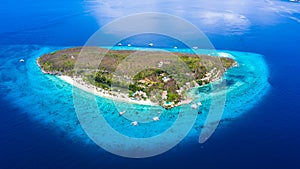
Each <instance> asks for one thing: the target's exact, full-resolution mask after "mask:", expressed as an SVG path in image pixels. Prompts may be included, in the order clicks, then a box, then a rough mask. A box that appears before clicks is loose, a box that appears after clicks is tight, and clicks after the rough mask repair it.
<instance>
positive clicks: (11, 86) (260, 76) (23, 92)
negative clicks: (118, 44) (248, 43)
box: [0, 45, 270, 144]
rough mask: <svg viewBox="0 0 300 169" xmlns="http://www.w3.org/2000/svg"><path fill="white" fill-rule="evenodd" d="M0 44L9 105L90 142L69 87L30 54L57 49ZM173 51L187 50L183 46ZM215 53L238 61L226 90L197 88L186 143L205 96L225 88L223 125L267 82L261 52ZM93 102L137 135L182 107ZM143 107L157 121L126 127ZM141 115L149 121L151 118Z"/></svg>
mask: <svg viewBox="0 0 300 169" xmlns="http://www.w3.org/2000/svg"><path fill="white" fill-rule="evenodd" d="M0 48H1V53H0V55H1V57H0V58H1V60H0V61H1V63H2V64H1V70H2V71H1V74H0V78H1V81H2V83H1V84H0V87H1V88H0V90H1V92H2V93H5V94H6V96H5V98H4V99H7V100H10V102H13V104H14V105H16V106H17V107H20V108H22V109H23V110H24V112H25V113H26V114H27V115H28V116H29V117H30V119H32V120H34V121H36V122H37V125H44V126H47V127H49V128H51V129H53V130H54V131H57V132H58V133H63V134H64V135H66V136H67V138H69V139H71V140H73V141H75V142H81V143H87V144H90V143H91V140H90V139H89V137H87V135H86V134H85V132H84V131H83V130H82V128H81V125H80V123H79V121H78V119H77V116H76V113H75V108H74V104H73V93H72V92H73V88H72V86H71V85H69V84H67V83H66V82H64V81H61V80H60V79H59V78H57V77H55V76H51V75H44V74H43V73H42V72H41V71H40V69H39V67H38V66H37V65H36V63H35V59H36V58H37V57H39V56H40V55H42V54H44V53H48V52H51V51H54V50H57V49H61V48H59V47H44V46H32V45H31V46H27V45H22V46H3V47H0ZM123 49H127V48H123ZM130 49H142V48H130ZM169 50H171V49H169ZM172 50H174V49H172ZM176 50H177V51H179V52H188V51H187V50H185V49H176ZM16 51H17V52H16ZM198 52H199V53H210V52H212V51H208V50H207V51H206V50H199V51H198ZM214 52H215V51H214ZM217 53H219V54H220V55H221V54H222V53H227V54H229V56H230V57H234V58H235V59H236V61H237V62H238V64H239V66H238V67H234V68H232V69H230V70H229V71H228V72H227V73H226V74H225V77H223V79H226V84H227V89H226V90H221V91H218V92H217V93H216V92H214V91H212V90H211V86H205V87H201V88H199V89H197V90H198V91H201V92H200V95H199V98H198V99H199V101H201V102H202V104H203V106H202V107H200V108H199V110H198V112H199V114H198V116H197V119H196V121H195V124H194V125H193V127H192V129H191V131H190V132H189V133H188V135H187V137H186V139H185V141H186V142H189V141H193V142H194V141H198V136H199V134H200V132H201V127H202V126H203V124H204V122H205V120H206V118H207V116H208V112H209V108H210V105H211V100H212V99H214V97H218V94H220V93H224V92H225V93H226V104H225V108H224V112H223V115H222V119H221V125H220V126H221V127H222V126H226V123H223V122H228V121H231V120H233V119H236V118H238V117H240V116H242V115H243V114H244V113H245V112H247V110H249V109H250V108H251V107H253V106H254V105H255V104H256V103H258V102H259V101H260V100H261V98H262V97H263V96H264V95H265V94H266V93H267V91H268V89H269V87H270V85H269V83H268V75H269V72H268V66H267V65H266V63H265V61H264V57H263V56H261V55H259V54H254V53H244V52H235V51H217ZM215 54H216V53H215ZM21 58H23V59H25V63H21V62H19V59H21ZM80 92H82V91H80ZM84 95H87V96H89V95H91V94H89V93H85V92H84ZM97 104H98V107H99V109H100V110H101V112H102V114H103V116H104V117H105V119H106V121H107V122H108V123H109V124H110V125H111V126H112V128H114V129H115V130H116V131H118V132H120V133H122V134H124V135H127V136H130V137H137V138H147V137H152V136H157V135H159V134H160V133H161V132H164V131H166V130H167V129H168V128H169V127H170V126H172V124H174V122H175V121H176V119H177V118H178V116H180V114H179V112H180V110H182V108H180V107H179V108H176V109H172V110H163V109H162V108H160V107H154V108H153V107H151V106H142V105H132V104H129V103H122V102H113V101H112V100H109V99H105V98H101V97H97ZM115 105H117V107H115ZM120 109H122V110H125V109H126V111H127V112H128V113H127V114H129V115H128V116H130V120H129V119H126V118H124V117H120V116H119V115H118V111H119V110H120ZM136 112H138V113H136ZM149 112H150V113H153V115H151V116H147V117H149V118H150V117H153V116H155V115H156V114H155V113H157V112H161V114H159V115H160V119H161V120H160V121H159V122H150V123H140V125H139V126H137V127H133V126H131V124H130V122H131V120H134V118H135V117H143V116H144V114H145V113H148V114H149ZM144 120H145V121H147V120H148V121H149V120H151V119H144ZM220 126H219V128H220Z"/></svg>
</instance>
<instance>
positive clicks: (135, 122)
mask: <svg viewBox="0 0 300 169" xmlns="http://www.w3.org/2000/svg"><path fill="white" fill-rule="evenodd" d="M138 124H139V123H138V122H137V121H133V122H131V125H133V126H137V125H138Z"/></svg>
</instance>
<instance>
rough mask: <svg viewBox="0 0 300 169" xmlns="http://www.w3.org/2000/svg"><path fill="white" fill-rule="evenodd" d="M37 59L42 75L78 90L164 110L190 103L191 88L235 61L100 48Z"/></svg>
mask: <svg viewBox="0 0 300 169" xmlns="http://www.w3.org/2000/svg"><path fill="white" fill-rule="evenodd" d="M83 51H84V52H83ZM174 56H176V57H174ZM36 61H37V64H38V65H39V67H40V68H41V70H42V72H43V73H45V74H51V75H57V76H59V77H60V78H61V79H63V80H65V81H67V82H69V83H72V84H73V85H74V86H77V87H79V88H81V89H83V90H85V89H86V90H87V91H92V92H93V93H95V94H99V95H100V96H103V97H108V98H111V99H118V100H123V101H128V102H134V103H139V104H150V105H161V106H163V107H164V108H173V107H175V106H178V105H182V104H187V103H190V102H191V101H193V98H192V97H191V96H190V95H189V94H188V91H189V90H190V89H192V88H194V87H197V86H202V85H206V84H209V83H210V82H213V81H216V80H218V79H220V78H221V77H222V76H223V75H224V73H225V72H226V70H228V69H230V68H231V67H233V66H235V65H237V63H236V61H235V60H234V59H232V58H228V57H216V56H209V55H196V54H187V53H177V52H173V53H170V52H164V51H136V50H107V49H105V48H100V47H84V48H83V47H74V48H68V49H63V50H58V51H55V52H52V53H48V54H44V55H42V56H41V57H39V58H38V59H37V60H36ZM92 89H94V90H92Z"/></svg>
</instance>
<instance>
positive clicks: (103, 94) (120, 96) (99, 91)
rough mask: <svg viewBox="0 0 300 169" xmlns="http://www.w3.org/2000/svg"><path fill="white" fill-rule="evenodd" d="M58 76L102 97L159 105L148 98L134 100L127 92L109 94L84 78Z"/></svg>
mask: <svg viewBox="0 0 300 169" xmlns="http://www.w3.org/2000/svg"><path fill="white" fill-rule="evenodd" d="M57 77H58V78H59V79H61V80H63V81H65V82H67V83H69V84H71V85H73V86H75V87H77V88H79V89H81V90H84V91H86V92H89V93H92V94H95V95H97V96H100V97H104V98H108V99H112V100H118V101H124V102H129V103H135V104H141V105H150V106H155V105H158V104H156V103H153V102H151V101H150V100H149V99H147V100H132V99H131V98H129V97H128V96H127V95H126V94H122V93H119V92H111V94H109V93H108V91H104V90H102V89H100V88H97V87H95V86H93V85H89V84H87V83H85V82H84V81H83V80H77V79H76V80H74V79H73V78H71V77H70V76H57ZM112 94H113V95H112Z"/></svg>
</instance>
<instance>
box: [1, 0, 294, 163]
mask: <svg viewBox="0 0 300 169" xmlns="http://www.w3.org/2000/svg"><path fill="white" fill-rule="evenodd" d="M137 12H139V13H140V12H164V13H167V14H172V15H176V16H179V17H182V18H184V19H186V20H187V21H189V22H191V23H193V24H194V25H196V26H197V27H198V28H199V29H200V30H202V31H203V32H204V33H205V34H206V35H207V37H208V38H209V39H210V41H211V42H212V44H213V45H214V47H215V48H216V49H217V50H226V51H240V52H251V53H257V54H260V55H261V56H262V57H263V59H264V61H265V63H266V65H267V67H268V77H267V82H268V84H269V85H270V87H269V88H268V91H265V93H264V95H263V96H262V97H261V98H252V99H251V100H252V101H253V100H254V102H255V100H256V99H257V102H255V104H254V105H253V106H251V108H249V109H246V110H245V112H243V113H242V114H241V115H240V116H238V117H236V118H232V119H230V120H229V122H226V123H224V124H221V126H219V127H218V128H217V130H216V132H215V133H214V134H213V135H212V137H211V138H209V140H208V141H207V142H205V143H204V144H199V143H198V142H197V140H196V141H194V142H193V141H192V142H190V143H189V144H187V142H189V141H187V140H184V141H183V142H181V143H180V144H179V145H177V146H176V147H175V148H173V149H171V150H169V151H168V152H166V153H164V154H161V155H158V156H155V157H151V158H142V159H130V158H124V157H119V156H116V155H113V154H111V153H109V152H106V151H104V150H103V149H101V148H99V147H98V146H97V145H95V144H92V143H87V144H85V143H83V141H80V137H78V138H77V137H76V136H74V135H73V133H76V131H74V129H73V128H72V126H64V124H65V122H64V121H59V120H60V119H47V117H45V116H44V114H45V113H43V112H48V111H49V110H50V111H53V112H48V113H50V114H55V115H57V116H55V117H59V116H60V115H62V116H63V117H62V118H61V119H64V120H66V119H70V120H73V121H76V115H74V114H73V115H72V113H70V112H74V108H72V106H70V105H72V104H71V102H72V98H71V95H69V94H68V92H66V93H63V92H64V90H66V91H70V90H71V89H70V88H71V87H70V86H69V85H68V84H66V83H62V82H59V80H58V79H56V78H53V77H47V78H38V77H41V76H42V75H41V73H40V72H38V67H36V66H33V67H32V65H33V64H32V63H33V62H34V59H35V57H37V56H38V55H41V54H43V53H47V52H51V51H54V50H56V49H61V48H64V47H68V46H80V45H84V44H85V42H86V41H87V39H88V38H89V37H90V36H91V35H92V34H93V33H94V32H95V31H97V30H98V29H99V28H101V27H102V26H103V25H105V24H106V23H108V22H110V21H113V20H114V19H117V18H119V17H122V16H126V15H129V14H133V13H137ZM0 20H1V22H0V45H1V46H0V82H1V83H0V95H1V97H0V133H1V135H0V169H6V168H7V169H8V168H9V169H11V168H16V169H18V168H64V169H66V168H203V169H222V168H230V169H241V168H243V169H248V168H249V169H250V168H262V169H266V168H270V169H271V168H272V169H274V168H279V169H282V168H286V169H294V168H295V169H299V168H300V161H299V157H300V146H299V143H300V132H299V131H300V125H299V121H300V104H299V103H298V102H299V99H298V97H299V96H300V89H299V88H298V86H300V78H299V73H300V67H299V66H298V62H299V61H300V48H299V42H300V33H299V30H300V3H297V2H290V1H279V0H265V1H263V0H258V1H255V2H253V1H251V0H241V1H236V0H229V1H226V2H219V1H210V2H208V1H202V0H200V1H191V2H189V1H187V2H182V1H179V0H166V1H156V0H149V1H141V2H131V1H126V0H123V1H107V0H103V1H101V0H99V1H97V0H94V1H89V0H86V1H85V0H68V1H59V0H52V1H38V0H23V1H17V2H15V1H1V5H0ZM146 38H147V36H146V37H145V39H146ZM140 40H141V39H138V40H136V41H135V42H136V43H137V44H138V42H139V41H140ZM147 40H149V39H147ZM151 42H154V43H155V44H158V43H159V42H160V41H155V39H151ZM172 43H173V41H167V40H165V41H164V42H163V43H162V44H161V45H165V47H170V46H172V45H173V44H172ZM133 45H134V42H133ZM139 46H143V45H139ZM145 46H147V44H145ZM21 58H24V59H25V64H22V63H20V62H19V60H20V59H21ZM254 62H255V61H253V65H255V63H254ZM259 62H260V60H258V61H257V63H259ZM35 77H36V78H35ZM47 79H48V80H47ZM49 79H50V80H49ZM49 81H51V82H52V83H49ZM40 84H42V85H43V86H41V85H40ZM249 85H250V84H249ZM255 87H256V86H253V88H255ZM44 88H47V89H50V90H47V91H45V90H43V89H44ZM51 90H52V91H53V92H52V93H51ZM37 91H38V92H40V94H42V95H35V92H37ZM37 96H42V97H38V98H37ZM50 96H51V97H52V96H55V97H56V98H64V99H61V100H59V99H51V98H49V97H50ZM69 96H70V97H69ZM36 101H38V103H39V105H38V106H37V105H36V104H35V103H36ZM236 104H237V105H238V104H239V103H236ZM243 104H244V103H243ZM24 105H25V106H24ZM51 105H53V106H54V107H55V109H54V108H51V107H48V106H51ZM246 106H247V105H241V107H246ZM56 111H61V112H58V113H57V112H56ZM60 113H61V114H60ZM64 113H66V114H68V115H66V116H65V114H64ZM39 114H40V116H39ZM51 117H52V116H51ZM59 124H61V126H62V127H60V125H59ZM61 128H63V129H61ZM65 128H69V131H70V133H68V132H66V131H65V130H64V129H65ZM196 139H197V138H196Z"/></svg>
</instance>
